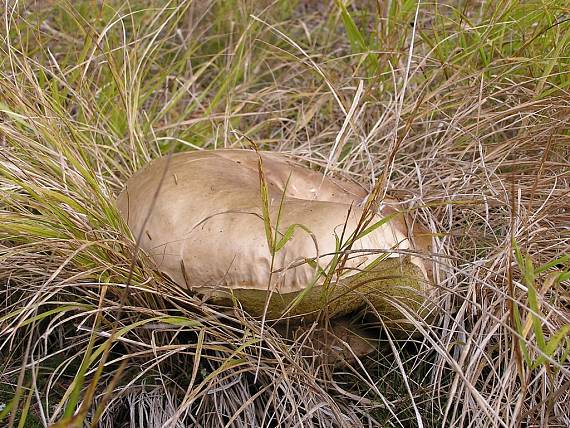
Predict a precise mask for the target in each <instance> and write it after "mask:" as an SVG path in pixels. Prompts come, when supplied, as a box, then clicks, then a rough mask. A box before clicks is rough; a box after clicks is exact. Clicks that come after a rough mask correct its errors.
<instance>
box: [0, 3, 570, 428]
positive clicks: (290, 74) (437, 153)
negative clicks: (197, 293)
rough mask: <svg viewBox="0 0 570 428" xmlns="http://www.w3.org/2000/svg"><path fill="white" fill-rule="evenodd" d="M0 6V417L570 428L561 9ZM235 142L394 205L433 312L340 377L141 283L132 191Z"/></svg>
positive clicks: (297, 343) (156, 423) (191, 300)
mask: <svg viewBox="0 0 570 428" xmlns="http://www.w3.org/2000/svg"><path fill="white" fill-rule="evenodd" d="M1 7H2V17H1V23H0V29H1V31H0V37H1V41H0V201H1V202H0V239H1V240H0V281H1V284H2V287H1V289H0V301H1V303H2V307H1V310H0V366H1V371H0V384H2V386H1V387H0V419H1V421H0V424H2V425H3V426H4V425H8V426H10V427H15V426H18V427H35V426H48V425H49V426H54V427H68V426H101V427H121V426H129V427H142V426H148V427H161V426H171V427H185V426H201V427H218V426H243V427H252V426H287V427H288V426H323V427H328V426H361V425H362V426H400V427H406V426H423V427H428V426H450V427H451V426H454V427H455V426H466V427H467V426H475V427H488V426H497V427H511V426H513V427H514V426H520V425H523V426H552V427H556V426H560V427H563V426H564V427H565V426H569V425H570V408H569V406H568V403H569V401H570V363H569V361H568V359H569V358H570V355H569V354H570V335H569V330H570V288H569V287H570V273H569V269H570V251H569V248H570V245H569V243H570V218H569V213H570V203H569V201H570V197H569V189H570V176H569V174H570V169H569V167H570V162H569V155H570V132H569V130H570V93H569V86H570V21H569V20H568V16H569V13H570V8H569V5H568V4H566V2H563V1H560V0H543V1H540V2H538V1H537V2H534V1H528V2H527V1H518V0H508V1H503V2H497V1H474V2H463V1H452V2H443V3H439V2H431V3H423V2H422V3H417V2H416V1H409V0H404V1H391V2H390V1H382V0H380V1H377V2H375V1H356V0H355V1H352V2H351V1H346V0H336V1H334V2H319V1H310V0H298V1H286V0H283V1H275V2H269V1H254V0H224V1H221V0H210V1H195V2H191V1H184V0H177V1H174V0H171V1H158V0H129V1H120V0H108V1H93V0H76V1H72V0H62V1H18V0H8V1H7V2H3V3H2V6H1ZM250 141H254V142H255V143H256V144H257V145H258V146H259V147H260V148H261V149H263V150H272V151H279V152H285V153H289V154H291V155H293V156H295V157H296V158H298V159H299V161H301V162H304V163H305V164H306V165H309V166H310V167H312V168H315V169H319V170H322V171H326V172H327V173H328V174H333V175H338V176H345V177H350V178H352V179H355V180H358V181H360V182H361V183H362V184H364V185H366V186H368V187H369V188H371V189H372V188H373V187H374V186H375V185H376V188H377V189H379V190H380V197H381V194H383V193H384V192H388V193H389V194H391V195H393V196H396V197H398V198H400V199H401V200H402V201H403V207H405V208H407V209H409V210H411V211H412V212H414V213H415V215H416V216H417V219H418V220H419V221H421V222H422V223H424V224H425V225H426V226H427V227H428V228H429V229H430V231H431V232H432V233H433V242H434V248H435V254H434V255H433V258H434V260H435V265H436V269H435V275H436V279H437V285H438V291H439V293H438V298H437V300H436V301H434V304H437V305H439V307H440V311H439V315H438V317H437V318H436V319H431V320H430V322H422V321H421V320H420V321H418V320H416V321H415V322H416V325H417V332H416V334H415V335H413V336H411V337H401V335H393V334H391V333H389V330H388V331H386V330H385V329H383V326H382V322H381V321H379V320H378V319H377V318H376V317H374V316H371V315H369V316H366V317H364V320H365V322H367V323H368V324H367V325H366V326H365V327H367V328H368V331H369V332H371V334H373V335H375V336H374V337H376V338H377V341H376V342H375V346H376V349H377V351H376V352H374V353H372V354H370V355H369V356H367V357H365V358H361V359H358V360H356V361H353V362H350V363H349V364H343V363H342V362H338V361H337V358H338V356H339V355H348V354H349V353H350V352H349V351H350V350H348V349H344V350H342V349H338V350H336V349H335V351H338V353H336V354H335V353H334V352H331V351H330V350H329V351H326V352H325V351H323V349H325V348H322V347H320V346H319V345H318V338H319V337H320V335H321V334H322V332H321V331H320V329H322V328H323V327H322V326H309V328H307V329H306V330H304V331H300V332H298V333H297V335H296V336H294V338H293V339H291V338H290V339H286V338H284V336H283V335H282V334H280V332H279V331H278V330H279V328H277V329H276V328H274V327H275V326H273V325H268V324H265V325H264V324H262V322H261V321H260V320H256V319H252V318H251V317H249V316H248V315H247V314H245V313H243V312H241V311H240V310H239V309H237V308H236V309H235V310H231V311H228V310H227V309H224V308H221V307H215V306H213V305H211V304H209V303H208V302H203V301H201V300H200V299H198V298H196V297H194V296H192V295H190V294H189V293H187V292H186V291H185V290H181V289H179V288H178V287H176V286H175V285H174V284H173V283H172V282H171V281H169V280H168V278H166V277H164V276H162V275H160V273H159V272H157V271H155V270H154V269H153V265H152V263H151V261H150V260H148V258H147V257H146V256H145V255H144V254H143V253H142V252H141V251H139V249H138V248H137V246H136V245H135V241H134V239H133V237H132V236H131V235H130V234H129V233H128V231H127V229H126V227H125V225H124V224H123V222H122V221H121V220H120V217H119V215H118V212H117V210H116V208H115V206H114V203H113V201H114V197H115V196H116V195H117V194H118V192H119V191H120V190H121V188H122V184H123V183H124V181H125V180H126V179H127V178H128V177H129V176H130V175H131V174H132V173H133V171H135V170H136V169H138V168H139V167H141V166H142V165H144V164H146V163H147V162H148V161H149V160H150V159H153V158H156V157H158V156H159V155H161V154H165V153H169V152H171V151H182V150H196V149H200V148H206V149H212V148H220V147H248V146H249V144H250ZM220 173H223V171H221V172H220ZM410 317H412V314H410ZM355 319H362V316H360V318H359V317H358V316H357V315H355ZM323 354H324V355H323Z"/></svg>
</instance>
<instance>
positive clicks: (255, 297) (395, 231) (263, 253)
mask: <svg viewBox="0 0 570 428" xmlns="http://www.w3.org/2000/svg"><path fill="white" fill-rule="evenodd" d="M260 158H261V160H262V165H263V167H262V170H263V175H264V177H265V182H266V184H267V188H268V195H269V201H268V208H269V210H268V211H269V217H270V219H271V222H270V223H271V225H272V226H273V227H277V229H278V230H279V231H280V232H281V233H282V234H284V233H285V232H286V230H287V229H288V227H289V226H291V225H299V226H297V227H295V229H294V233H293V236H292V237H291V238H290V239H289V240H285V241H284V242H286V243H285V244H284V245H283V246H282V248H280V249H279V251H271V250H270V248H269V244H268V240H267V236H266V222H264V216H263V209H262V207H263V203H262V197H261V191H260V170H259V160H260ZM365 197H366V191H364V189H362V187H360V186H358V185H357V184H354V183H351V182H345V181H341V180H337V179H334V178H330V177H325V176H323V175H322V174H321V173H318V172H315V171H312V170H310V169H308V168H306V167H303V166H301V165H299V164H297V163H295V162H293V161H291V160H290V159H288V158H287V157H285V156H283V155H279V154H274V153H267V152H262V153H259V154H258V153H256V152H253V151H249V150H215V151H197V152H185V153H179V154H175V155H172V156H171V157H170V158H168V157H163V158H160V159H157V160H155V161H153V162H151V163H150V164H149V165H147V166H146V167H145V168H143V169H142V170H141V171H139V172H137V173H136V174H135V175H133V177H131V178H130V179H129V180H128V182H127V185H126V187H125V189H124V190H123V192H122V193H121V194H120V195H119V198H118V201H117V204H118V208H119V210H120V212H121V214H122V215H123V217H124V219H125V221H126V223H127V224H128V226H129V228H130V230H131V231H132V233H133V235H134V237H135V238H137V239H139V240H140V242H139V244H140V247H141V248H142V249H143V250H144V251H145V252H147V253H148V254H149V255H150V256H151V257H152V258H153V260H154V261H155V262H156V265H157V268H158V269H159V270H161V271H162V272H165V273H166V274H168V275H169V276H170V277H171V278H172V279H173V280H174V281H176V282H177V283H178V284H179V285H181V286H183V287H188V288H191V289H193V290H196V291H198V292H200V293H207V294H209V295H212V296H214V297H218V298H219V297H220V296H223V295H226V297H227V296H228V291H231V293H232V294H234V295H235V296H237V297H238V300H240V302H242V304H243V305H244V307H245V308H246V309H247V310H250V312H252V314H253V315H259V314H260V313H261V312H263V311H264V310H265V311H267V312H268V313H269V314H270V315H272V316H279V315H280V314H281V312H282V311H283V310H284V309H285V308H286V307H288V306H290V304H291V303H292V302H293V301H296V300H299V299H296V297H298V295H299V294H300V293H303V292H304V291H305V290H306V289H307V288H308V287H311V288H314V289H315V291H314V292H311V293H310V295H305V294H307V293H303V295H304V298H303V299H302V300H301V304H299V305H296V307H297V309H295V310H294V311H293V313H301V312H311V311H316V310H318V309H319V307H321V306H323V305H325V306H326V305H327V304H328V305H329V309H330V308H332V311H333V314H335V313H338V314H341V313H346V312H347V311H349V310H352V309H356V308H357V305H356V304H355V293H361V292H363V290H364V292H365V294H371V293H372V294H374V295H381V294H382V293H383V291H382V290H384V291H386V290H391V291H388V292H387V296H384V297H382V298H381V300H382V301H381V302H380V304H379V306H384V307H385V306H387V305H386V304H385V303H386V298H387V299H388V300H389V299H390V297H396V298H399V299H400V298H402V297H404V298H406V297H408V296H410V291H412V293H411V294H414V293H413V292H415V294H418V293H417V292H421V291H422V290H425V289H426V288H427V286H428V284H429V282H430V281H429V276H430V275H429V272H430V269H429V268H428V267H427V264H426V263H424V261H423V259H422V257H421V254H416V255H411V254H413V253H414V252H415V251H419V252H420V253H422V252H423V253H425V252H426V251H427V250H428V248H427V246H428V245H427V243H426V242H427V240H426V239H425V238H424V239H423V240H420V239H417V240H414V239H413V236H411V232H410V230H409V228H408V226H407V225H406V218H405V216H403V215H397V214H398V213H397V211H396V210H395V209H394V207H392V206H391V204H390V200H386V201H384V204H383V206H382V208H381V209H380V212H379V213H378V214H377V215H376V217H375V218H374V219H373V223H374V222H377V221H380V220H381V219H382V217H383V216H386V215H391V216H392V217H391V219H390V221H387V222H385V223H384V224H382V225H381V226H379V227H377V228H376V229H374V230H373V231H371V232H370V233H368V234H365V236H362V237H360V238H359V239H356V240H353V241H354V242H352V245H351V246H350V251H351V253H350V256H349V257H348V258H347V260H346V263H344V265H343V268H344V269H343V270H342V273H340V276H338V274H339V272H336V275H335V278H334V282H335V283H338V284H341V285H342V286H341V287H337V290H336V291H334V292H333V295H332V297H331V295H329V296H328V297H326V299H328V300H327V301H326V303H324V301H323V299H324V298H325V297H323V293H322V289H321V288H322V286H323V284H325V285H326V286H327V289H329V288H330V287H329V281H328V280H326V279H325V278H326V275H324V274H323V273H322V270H319V269H316V266H315V263H314V262H317V263H318V266H320V267H322V268H323V269H324V270H325V271H326V270H327V267H330V266H332V263H334V261H335V260H336V258H335V255H337V254H338V251H339V245H342V244H343V243H345V242H346V241H347V240H348V239H349V238H350V237H351V235H352V237H353V238H354V233H353V232H354V231H355V230H356V229H357V227H358V224H359V221H360V219H361V217H362V214H363V213H362V209H361V207H360V205H361V203H362V202H363V200H364V198H365ZM392 202H393V201H392ZM280 236H283V235H278V237H277V240H279V237H280ZM371 274H372V276H370V275H371ZM360 283H362V284H360ZM371 284H373V285H372V286H371ZM347 287H348V288H347ZM371 287H372V288H371ZM379 287H380V288H379ZM395 288H398V289H400V290H401V292H398V293H394V292H393V290H394V289H395ZM316 290H320V291H319V292H317V291H316ZM366 290H368V291H366ZM403 290H406V291H405V292H404V291H403ZM268 291H271V292H273V293H274V295H273V297H272V299H271V302H270V303H269V304H267V292H268ZM331 299H332V300H331ZM329 300H330V301H329ZM412 300H414V301H416V302H417V299H416V298H413V299H412ZM331 302H334V303H331ZM359 302H360V305H361V306H362V305H363V304H364V303H363V302H362V299H360V300H359ZM355 305H356V306H355ZM384 309H385V308H384ZM290 313H291V312H290Z"/></svg>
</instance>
